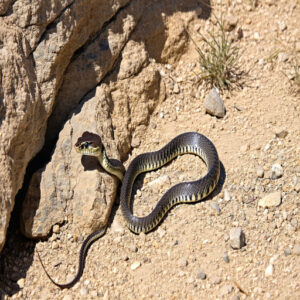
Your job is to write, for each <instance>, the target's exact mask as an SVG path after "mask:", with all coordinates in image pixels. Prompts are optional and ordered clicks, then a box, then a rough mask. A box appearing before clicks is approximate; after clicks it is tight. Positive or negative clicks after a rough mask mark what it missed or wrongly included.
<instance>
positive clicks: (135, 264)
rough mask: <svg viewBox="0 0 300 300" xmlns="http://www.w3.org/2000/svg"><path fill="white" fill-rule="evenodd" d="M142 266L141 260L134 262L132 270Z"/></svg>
mask: <svg viewBox="0 0 300 300" xmlns="http://www.w3.org/2000/svg"><path fill="white" fill-rule="evenodd" d="M140 266H141V262H140V261H136V262H134V263H133V264H132V265H131V266H130V269H131V270H136V269H137V268H139V267H140Z"/></svg>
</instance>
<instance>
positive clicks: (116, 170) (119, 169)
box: [98, 150, 125, 181]
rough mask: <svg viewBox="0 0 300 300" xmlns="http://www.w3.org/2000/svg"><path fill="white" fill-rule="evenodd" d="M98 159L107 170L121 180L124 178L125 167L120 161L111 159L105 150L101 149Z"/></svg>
mask: <svg viewBox="0 0 300 300" xmlns="http://www.w3.org/2000/svg"><path fill="white" fill-rule="evenodd" d="M98 160H99V162H100V164H101V166H102V167H103V169H104V170H105V171H106V172H108V173H110V174H112V175H114V176H116V177H117V178H118V179H119V180H120V181H122V180H123V177H124V173H125V168H124V166H123V164H122V163H121V162H120V161H117V160H110V159H109V158H108V156H107V154H106V151H105V150H103V151H101V154H100V155H99V156H98Z"/></svg>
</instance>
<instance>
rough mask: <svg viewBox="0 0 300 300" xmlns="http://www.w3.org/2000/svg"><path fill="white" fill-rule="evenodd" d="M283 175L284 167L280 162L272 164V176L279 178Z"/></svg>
mask: <svg viewBox="0 0 300 300" xmlns="http://www.w3.org/2000/svg"><path fill="white" fill-rule="evenodd" d="M282 175H283V168H282V166H281V165H280V164H278V163H276V164H274V165H273V166H272V171H271V178H272V179H278V178H280V177H281V176H282Z"/></svg>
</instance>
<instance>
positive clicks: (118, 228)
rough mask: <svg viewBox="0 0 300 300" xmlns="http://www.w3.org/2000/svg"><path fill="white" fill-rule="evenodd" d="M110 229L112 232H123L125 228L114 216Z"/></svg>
mask: <svg viewBox="0 0 300 300" xmlns="http://www.w3.org/2000/svg"><path fill="white" fill-rule="evenodd" d="M111 229H112V230H113V232H116V233H120V234H122V235H123V234H124V232H125V230H124V227H123V226H122V225H121V223H120V222H119V221H118V220H117V218H114V220H113V222H112V224H111Z"/></svg>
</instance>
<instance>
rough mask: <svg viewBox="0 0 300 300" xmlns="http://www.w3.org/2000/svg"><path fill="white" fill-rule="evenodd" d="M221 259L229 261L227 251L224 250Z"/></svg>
mask: <svg viewBox="0 0 300 300" xmlns="http://www.w3.org/2000/svg"><path fill="white" fill-rule="evenodd" d="M223 259H224V261H225V262H226V263H229V262H230V259H229V256H228V253H227V252H225V253H224V255H223Z"/></svg>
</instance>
